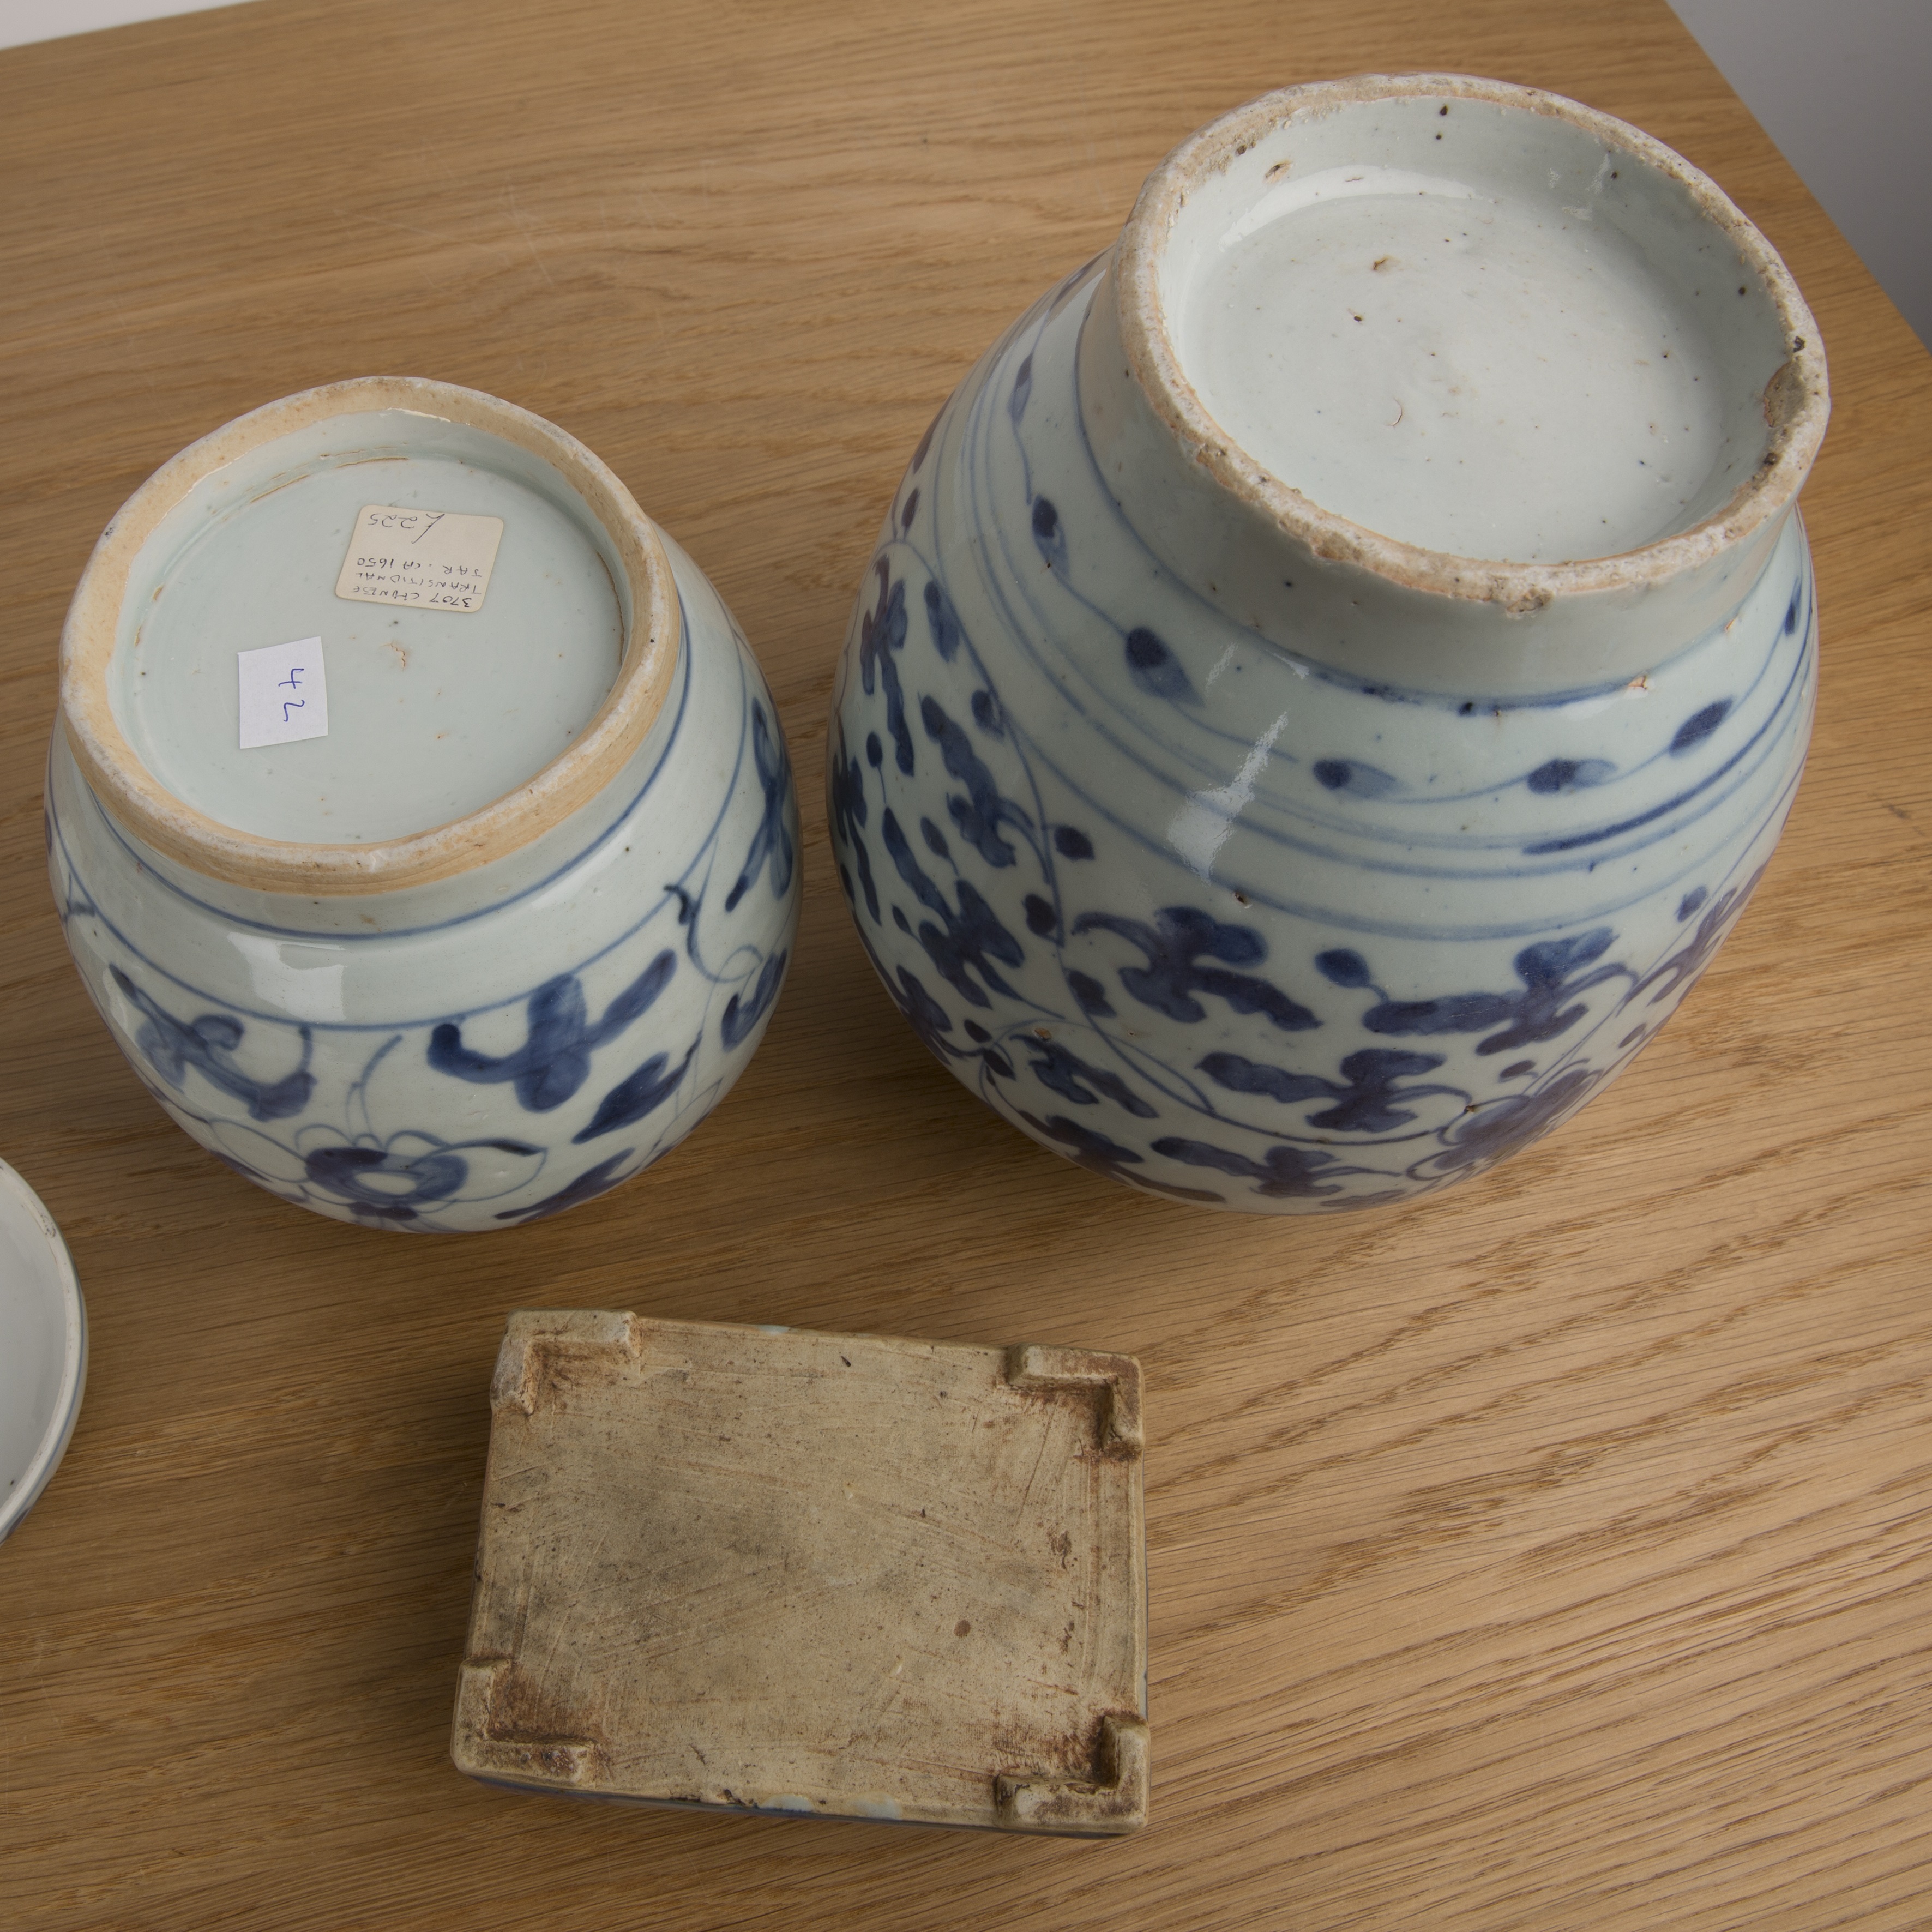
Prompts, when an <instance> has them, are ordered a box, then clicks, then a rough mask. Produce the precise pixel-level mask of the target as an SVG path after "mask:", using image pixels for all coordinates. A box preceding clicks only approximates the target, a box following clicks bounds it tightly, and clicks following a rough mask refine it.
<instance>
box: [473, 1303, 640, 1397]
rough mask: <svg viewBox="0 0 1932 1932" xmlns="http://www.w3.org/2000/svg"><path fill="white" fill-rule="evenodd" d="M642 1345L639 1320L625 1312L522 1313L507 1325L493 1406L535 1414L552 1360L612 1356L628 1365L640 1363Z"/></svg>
mask: <svg viewBox="0 0 1932 1932" xmlns="http://www.w3.org/2000/svg"><path fill="white" fill-rule="evenodd" d="M642 1352H643V1337H642V1336H641V1335H640V1334H639V1332H638V1327H637V1317H636V1316H634V1315H633V1314H631V1313H628V1312H626V1311H620V1310H612V1309H606V1308H519V1309H517V1310H514V1311H513V1312H512V1313H511V1316H510V1319H509V1321H508V1324H507V1325H505V1328H504V1330H503V1344H502V1347H501V1348H500V1349H498V1350H497V1352H496V1373H495V1374H494V1375H493V1376H492V1377H491V1378H490V1407H491V1408H492V1409H515V1410H517V1412H519V1413H520V1414H522V1415H535V1413H536V1406H537V1403H538V1400H540V1399H541V1395H542V1392H543V1367H544V1358H546V1357H547V1356H550V1355H563V1354H568V1355H574V1356H578V1357H583V1356H587V1355H599V1354H611V1355H616V1356H618V1357H619V1358H622V1361H623V1362H625V1363H627V1364H628V1363H630V1362H634V1361H636V1360H637V1357H638V1356H639V1355H640V1354H641V1353H642Z"/></svg>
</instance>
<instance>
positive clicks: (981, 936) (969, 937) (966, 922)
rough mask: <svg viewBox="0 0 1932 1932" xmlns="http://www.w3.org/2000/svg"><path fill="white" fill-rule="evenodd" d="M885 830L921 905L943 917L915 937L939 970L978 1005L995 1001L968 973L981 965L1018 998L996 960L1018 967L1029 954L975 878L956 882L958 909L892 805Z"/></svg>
mask: <svg viewBox="0 0 1932 1932" xmlns="http://www.w3.org/2000/svg"><path fill="white" fill-rule="evenodd" d="M880 830H881V831H882V832H883V834H884V835H885V841H886V850H887V852H889V853H890V854H891V855H892V863H893V864H894V865H895V866H897V867H898V874H899V877H901V879H903V880H904V881H905V883H906V884H907V886H909V887H910V889H911V890H912V892H913V895H914V896H915V897H916V898H917V899H918V901H919V904H921V905H922V906H924V907H926V910H927V911H929V912H930V913H934V914H935V915H936V916H938V919H940V920H941V925H939V926H935V925H934V924H933V923H932V920H931V919H922V920H921V921H920V922H919V930H918V932H917V933H916V934H915V935H913V936H914V937H915V938H916V939H917V940H918V941H919V944H920V945H922V947H925V948H926V957H927V958H928V959H930V960H931V961H932V963H933V965H935V966H936V967H938V969H939V972H940V975H941V977H942V978H943V979H944V980H946V981H947V983H948V984H949V985H950V986H953V987H954V988H956V989H957V990H958V991H959V993H960V994H961V995H962V997H964V998H966V999H968V1000H969V1001H971V1003H972V1004H974V1006H976V1007H986V1006H990V1005H991V1004H992V1001H990V1000H989V999H988V998H987V997H986V994H985V993H984V992H981V990H980V988H979V986H977V984H976V983H974V981H973V980H971V978H970V977H968V973H967V968H968V967H971V968H975V969H976V970H977V971H978V973H979V974H980V978H981V979H982V980H985V982H986V984H987V986H989V987H990V988H991V989H992V991H993V992H996V993H1004V994H1005V995H1007V996H1008V998H1013V997H1016V996H1015V995H1014V993H1013V988H1012V987H1011V986H1008V985H1007V983H1006V981H1005V980H1003V979H1001V977H1000V975H999V974H998V972H997V971H995V969H994V968H993V966H992V964H991V962H992V961H993V960H998V961H999V962H1000V963H1001V965H1007V966H1017V965H1019V964H1020V963H1021V962H1022V961H1023V960H1024V959H1025V957H1026V954H1025V952H1024V951H1023V950H1022V948H1021V946H1020V943H1019V941H1018V940H1016V938H1014V937H1013V935H1012V934H1011V933H1010V932H1008V931H1007V929H1006V928H1005V927H1004V926H1002V925H1001V923H1000V921H999V919H998V916H997V915H996V914H995V912H994V910H993V908H992V907H991V906H989V904H987V903H986V900H985V899H984V898H982V897H981V896H980V893H979V892H977V890H976V889H974V886H973V883H972V881H971V880H969V879H962V880H959V882H958V884H957V885H956V887H955V891H956V893H957V895H958V898H959V910H957V911H955V910H953V907H951V906H950V905H948V904H947V902H946V895H945V894H944V892H941V890H940V889H939V888H938V886H936V885H935V883H933V882H932V879H931V878H929V877H928V876H927V874H926V871H925V868H923V867H922V865H920V864H919V859H918V858H917V856H916V854H915V853H913V849H912V847H911V846H910V844H907V841H906V835H905V833H904V830H903V829H901V826H900V824H899V822H898V819H897V818H895V817H894V816H893V814H892V808H891V807H890V806H888V807H887V808H886V813H885V816H884V817H883V818H882V819H881V820H880ZM908 929H909V928H908Z"/></svg>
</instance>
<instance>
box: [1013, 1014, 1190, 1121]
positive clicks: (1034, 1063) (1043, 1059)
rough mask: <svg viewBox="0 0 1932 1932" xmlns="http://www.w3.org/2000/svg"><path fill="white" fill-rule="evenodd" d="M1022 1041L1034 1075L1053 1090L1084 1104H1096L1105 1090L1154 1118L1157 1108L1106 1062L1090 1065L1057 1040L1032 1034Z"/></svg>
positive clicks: (1130, 1108)
mask: <svg viewBox="0 0 1932 1932" xmlns="http://www.w3.org/2000/svg"><path fill="white" fill-rule="evenodd" d="M1018 1044H1019V1046H1022V1047H1024V1048H1025V1049H1026V1052H1027V1055H1028V1062H1029V1064H1030V1065H1031V1067H1032V1069H1033V1073H1034V1078H1035V1079H1037V1080H1038V1081H1039V1082H1040V1085H1042V1086H1043V1087H1044V1088H1047V1089H1048V1090H1049V1092H1052V1093H1055V1094H1059V1095H1060V1096H1061V1098H1062V1099H1063V1100H1071V1101H1073V1103H1075V1104H1076V1106H1082V1107H1092V1106H1098V1105H1099V1103H1100V1095H1101V1094H1105V1095H1106V1097H1107V1098H1108V1099H1109V1100H1111V1101H1112V1102H1113V1103H1114V1104H1115V1106H1117V1107H1124V1108H1125V1109H1127V1112H1129V1113H1130V1114H1133V1115H1136V1116H1138V1117H1139V1118H1140V1119H1142V1120H1144V1121H1151V1120H1152V1119H1153V1118H1154V1114H1155V1111H1156V1110H1155V1109H1154V1108H1152V1107H1151V1106H1148V1103H1146V1101H1145V1100H1142V1098H1141V1097H1140V1096H1139V1094H1136V1092H1135V1091H1134V1090H1133V1088H1131V1087H1130V1086H1129V1085H1127V1082H1125V1081H1124V1080H1123V1079H1121V1076H1119V1075H1118V1073H1109V1071H1108V1070H1107V1069H1106V1067H1090V1066H1089V1065H1088V1063H1087V1062H1086V1061H1084V1060H1082V1058H1080V1056H1079V1055H1078V1054H1076V1053H1074V1052H1071V1051H1070V1049H1067V1048H1066V1047H1064V1046H1062V1045H1061V1043H1060V1042H1059V1041H1058V1040H1040V1039H1038V1038H1031V1039H1030V1038H1028V1037H1025V1035H1022V1037H1020V1039H1019V1042H1018ZM1096 1090H1097V1091H1096Z"/></svg>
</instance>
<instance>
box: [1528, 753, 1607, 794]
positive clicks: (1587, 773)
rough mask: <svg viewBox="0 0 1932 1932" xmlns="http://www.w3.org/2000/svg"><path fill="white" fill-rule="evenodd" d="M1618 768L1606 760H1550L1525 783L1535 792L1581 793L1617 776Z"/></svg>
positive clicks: (1539, 767) (1531, 774) (1540, 766)
mask: <svg viewBox="0 0 1932 1932" xmlns="http://www.w3.org/2000/svg"><path fill="white" fill-rule="evenodd" d="M1616 774H1617V768H1616V766H1615V765H1613V764H1612V763H1610V761H1609V760H1608V759H1607V758H1549V759H1546V760H1544V763H1541V764H1540V765H1538V766H1537V768H1536V769H1535V771H1533V772H1531V773H1530V775H1529V777H1528V778H1525V779H1524V780H1523V783H1524V784H1526V785H1527V786H1529V788H1530V790H1532V791H1533V792H1538V793H1550V792H1558V791H1581V790H1583V789H1584V788H1585V787H1586V786H1589V785H1600V784H1603V783H1604V781H1605V780H1606V779H1607V778H1615V777H1616Z"/></svg>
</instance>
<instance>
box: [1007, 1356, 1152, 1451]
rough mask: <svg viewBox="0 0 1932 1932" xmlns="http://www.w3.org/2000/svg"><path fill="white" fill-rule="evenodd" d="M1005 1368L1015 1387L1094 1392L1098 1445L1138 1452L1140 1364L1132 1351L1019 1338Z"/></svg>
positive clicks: (1139, 1442)
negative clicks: (1055, 1344)
mask: <svg viewBox="0 0 1932 1932" xmlns="http://www.w3.org/2000/svg"><path fill="white" fill-rule="evenodd" d="M1006 1372H1007V1382H1009V1383H1010V1385H1012V1386H1013V1388H1018V1389H1056V1388H1065V1389H1075V1390H1081V1391H1091V1392H1093V1393H1095V1394H1099V1395H1100V1397H1101V1402H1100V1415H1099V1418H1098V1420H1099V1424H1100V1447H1101V1448H1103V1450H1106V1451H1110V1452H1111V1453H1112V1454H1115V1455H1118V1456H1122V1457H1137V1456H1139V1454H1140V1453H1141V1449H1142V1434H1141V1365H1140V1364H1139V1362H1137V1361H1135V1359H1134V1358H1133V1356H1131V1355H1113V1354H1110V1353H1109V1352H1106V1351H1104V1350H1102V1349H1060V1348H1052V1347H1049V1346H1043V1344H1041V1343H1037V1342H1022V1343H1016V1344H1015V1346H1013V1347H1012V1348H1010V1349H1008V1350H1007V1358H1006Z"/></svg>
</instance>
